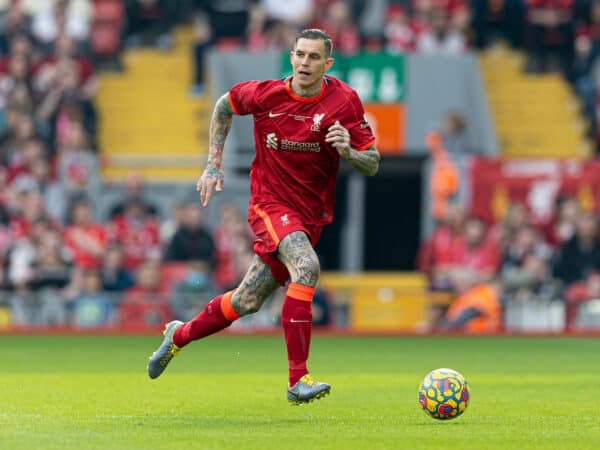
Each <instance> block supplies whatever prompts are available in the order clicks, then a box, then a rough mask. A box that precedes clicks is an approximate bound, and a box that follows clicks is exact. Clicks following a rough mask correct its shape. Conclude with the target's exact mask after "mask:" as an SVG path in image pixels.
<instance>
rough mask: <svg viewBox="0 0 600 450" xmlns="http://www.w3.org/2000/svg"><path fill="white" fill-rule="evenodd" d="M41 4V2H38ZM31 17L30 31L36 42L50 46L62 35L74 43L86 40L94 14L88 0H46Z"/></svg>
mask: <svg viewBox="0 0 600 450" xmlns="http://www.w3.org/2000/svg"><path fill="white" fill-rule="evenodd" d="M40 3H41V2H40ZM43 3H45V4H44V8H40V9H39V10H38V11H37V13H36V14H34V15H33V18H32V23H31V31H32V33H33V35H34V36H35V38H36V40H37V41H38V42H40V43H42V44H46V45H50V44H51V43H52V42H54V41H55V40H56V38H57V37H58V35H59V34H61V33H64V34H66V35H68V36H69V37H71V38H73V39H75V40H76V41H80V42H83V41H84V40H85V39H87V37H88V35H89V29H90V20H91V18H92V15H93V13H94V11H93V5H92V3H91V1H90V0H47V1H45V2H43Z"/></svg>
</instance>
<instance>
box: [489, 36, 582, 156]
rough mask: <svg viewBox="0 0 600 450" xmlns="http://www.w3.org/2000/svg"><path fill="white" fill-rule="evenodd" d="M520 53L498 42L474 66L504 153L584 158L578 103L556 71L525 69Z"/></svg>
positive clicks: (523, 59)
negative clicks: (528, 70)
mask: <svg viewBox="0 0 600 450" xmlns="http://www.w3.org/2000/svg"><path fill="white" fill-rule="evenodd" d="M524 62H525V57H524V55H523V54H520V53H515V52H513V51H511V50H508V49H507V48H505V47H502V46H499V47H495V48H493V49H490V50H487V51H486V52H483V53H482V54H481V56H480V67H481V73H482V76H483V79H484V81H485V84H486V92H487V96H488V101H489V106H490V111H491V114H492V117H493V119H494V124H495V126H496V131H497V134H498V139H499V141H500V155H501V156H504V157H558V158H569V157H588V156H590V155H591V154H592V153H593V148H592V144H591V142H589V140H588V139H587V138H586V133H587V130H588V127H589V124H588V122H587V120H586V119H584V118H583V116H582V114H581V102H580V101H579V99H578V98H577V96H576V95H575V94H574V93H573V92H572V90H571V88H570V86H569V84H568V83H567V82H566V81H564V80H563V79H562V77H561V76H560V75H557V74H542V75H539V74H527V73H525V71H524V70H523V67H524Z"/></svg>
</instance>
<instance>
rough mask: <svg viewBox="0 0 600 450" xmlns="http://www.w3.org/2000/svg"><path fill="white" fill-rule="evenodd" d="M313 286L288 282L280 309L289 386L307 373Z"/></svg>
mask: <svg viewBox="0 0 600 450" xmlns="http://www.w3.org/2000/svg"><path fill="white" fill-rule="evenodd" d="M314 295H315V288H314V287H311V286H305V285H303V284H298V283H290V284H289V286H288V290H287V296H286V297H285V301H284V302H283V308H282V310H281V323H282V325H283V332H284V334H285V345H286V347H287V353H288V364H289V374H290V386H293V385H294V384H296V383H297V382H298V380H299V379H300V378H302V377H303V376H304V375H306V374H307V373H308V369H307V368H306V360H307V359H308V351H309V349H310V335H311V332H312V299H313V296H314Z"/></svg>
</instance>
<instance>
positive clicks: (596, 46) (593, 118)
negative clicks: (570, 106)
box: [573, 0, 600, 142]
mask: <svg viewBox="0 0 600 450" xmlns="http://www.w3.org/2000/svg"><path fill="white" fill-rule="evenodd" d="M587 16H588V17H589V19H588V20H587V21H585V22H583V23H579V26H578V28H577V30H576V36H575V42H574V62H573V80H574V83H575V88H576V90H577V93H578V94H579V96H580V97H581V98H582V100H583V105H584V112H585V114H586V116H587V117H588V119H589V120H590V122H591V133H592V136H593V138H594V139H595V140H596V142H599V141H600V135H599V133H598V117H597V115H598V112H597V93H598V86H599V85H600V64H598V61H599V60H598V56H600V1H598V0H593V1H592V2H591V3H590V5H589V14H587Z"/></svg>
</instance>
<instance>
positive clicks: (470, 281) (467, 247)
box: [450, 217, 500, 293]
mask: <svg viewBox="0 0 600 450" xmlns="http://www.w3.org/2000/svg"><path fill="white" fill-rule="evenodd" d="M463 236H464V240H463V241H462V242H461V241H459V242H458V245H457V247H455V248H454V249H453V250H454V251H453V255H452V266H451V271H450V278H451V280H452V283H453V286H454V288H455V290H456V291H457V292H459V293H461V292H464V291H465V290H466V289H468V288H470V287H472V286H474V285H476V284H479V283H483V282H486V281H488V280H490V279H491V278H492V277H493V276H494V275H495V274H496V272H497V270H498V269H499V267H500V255H499V249H498V247H497V246H496V245H495V244H494V243H493V242H490V241H489V240H488V239H487V229H486V225H485V223H484V222H483V221H482V220H481V219H478V218H476V217H470V218H468V219H467V221H466V222H465V225H464V234H463Z"/></svg>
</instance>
